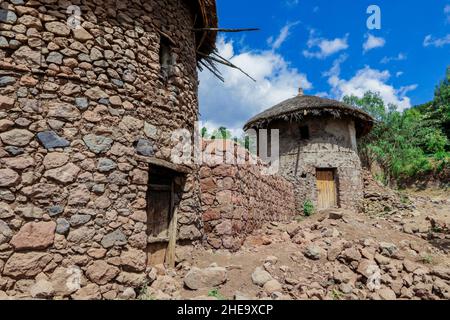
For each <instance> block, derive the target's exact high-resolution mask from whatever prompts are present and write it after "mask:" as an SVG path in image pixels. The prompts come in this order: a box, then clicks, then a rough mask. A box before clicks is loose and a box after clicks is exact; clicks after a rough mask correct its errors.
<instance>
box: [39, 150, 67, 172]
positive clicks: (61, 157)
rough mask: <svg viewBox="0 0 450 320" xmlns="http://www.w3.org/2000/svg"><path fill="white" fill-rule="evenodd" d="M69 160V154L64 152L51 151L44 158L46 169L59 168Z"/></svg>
mask: <svg viewBox="0 0 450 320" xmlns="http://www.w3.org/2000/svg"><path fill="white" fill-rule="evenodd" d="M68 161H69V155H68V154H66V153H63V152H50V153H48V154H47V155H46V156H45V158H44V162H43V164H44V167H45V169H54V168H59V167H62V166H63V165H65V164H66V163H67V162H68Z"/></svg>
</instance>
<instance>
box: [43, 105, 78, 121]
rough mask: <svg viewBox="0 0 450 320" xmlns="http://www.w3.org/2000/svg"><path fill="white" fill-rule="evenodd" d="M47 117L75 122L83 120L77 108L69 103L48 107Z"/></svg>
mask: <svg viewBox="0 0 450 320" xmlns="http://www.w3.org/2000/svg"><path fill="white" fill-rule="evenodd" d="M47 117H51V118H58V119H62V120H66V121H75V120H78V119H80V118H81V114H80V111H79V110H78V108H77V107H75V106H73V105H71V104H69V103H52V104H50V105H49V106H48V113H47Z"/></svg>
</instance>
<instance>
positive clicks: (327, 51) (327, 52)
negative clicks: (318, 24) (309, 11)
mask: <svg viewBox="0 0 450 320" xmlns="http://www.w3.org/2000/svg"><path fill="white" fill-rule="evenodd" d="M348 36H349V34H348V33H347V34H346V35H345V36H344V37H343V38H335V39H325V38H321V37H318V36H317V35H316V32H315V30H311V31H310V32H309V39H308V42H307V46H308V50H304V51H303V55H304V56H305V57H306V58H318V59H324V58H326V57H329V56H331V55H333V54H335V53H337V52H339V51H342V50H345V49H347V48H348ZM314 48H317V49H318V51H317V50H311V49H314Z"/></svg>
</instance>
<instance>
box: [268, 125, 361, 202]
mask: <svg viewBox="0 0 450 320" xmlns="http://www.w3.org/2000/svg"><path fill="white" fill-rule="evenodd" d="M300 126H308V128H309V134H310V137H309V139H306V140H302V139H301V137H300ZM270 129H279V130H280V167H281V168H280V174H281V175H282V176H284V177H285V178H286V179H287V180H289V181H291V182H292V183H293V184H294V186H295V190H296V202H297V208H298V210H302V209H303V204H304V202H305V201H306V200H311V201H313V202H314V203H317V197H318V194H317V180H316V170H317V169H328V168H330V169H335V174H336V183H337V189H338V204H339V206H340V207H341V208H345V209H347V208H358V207H359V206H360V203H361V201H362V198H363V183H362V176H361V161H360V159H359V156H358V151H357V144H356V134H355V125H354V122H353V120H352V119H335V118H326V117H317V118H309V119H306V120H305V121H302V122H301V123H295V122H293V123H287V122H284V121H276V122H273V123H272V124H271V126H270Z"/></svg>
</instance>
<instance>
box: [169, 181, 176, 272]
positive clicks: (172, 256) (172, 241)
mask: <svg viewBox="0 0 450 320" xmlns="http://www.w3.org/2000/svg"><path fill="white" fill-rule="evenodd" d="M174 189H175V187H174V182H172V192H171V197H170V207H171V210H172V219H171V220H170V224H169V245H168V246H167V253H166V264H167V266H168V267H169V268H172V269H173V268H175V260H176V248H177V229H178V208H177V207H175V199H174V198H175V190H174Z"/></svg>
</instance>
